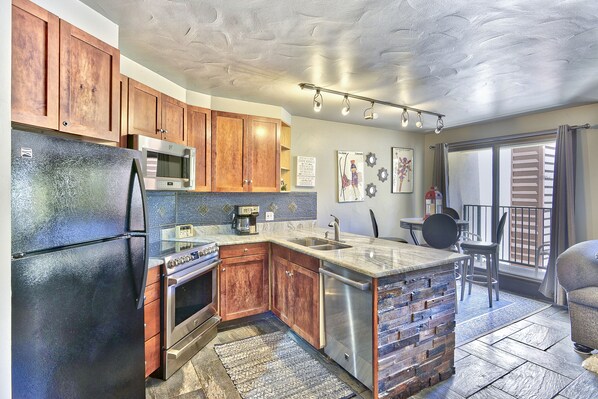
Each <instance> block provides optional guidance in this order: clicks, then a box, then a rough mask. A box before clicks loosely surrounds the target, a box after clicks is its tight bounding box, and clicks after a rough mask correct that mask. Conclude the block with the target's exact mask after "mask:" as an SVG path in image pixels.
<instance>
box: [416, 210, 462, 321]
mask: <svg viewBox="0 0 598 399" xmlns="http://www.w3.org/2000/svg"><path fill="white" fill-rule="evenodd" d="M422 235H423V236H424V240H426V244H427V245H428V246H430V247H432V248H436V249H445V250H448V251H453V252H459V250H458V248H457V246H456V244H457V241H458V240H459V228H458V227H457V222H455V219H453V218H452V217H450V216H449V215H445V214H442V213H437V214H435V215H431V216H429V217H428V218H427V219H426V220H425V221H424V224H423V225H422ZM465 262H467V261H465ZM463 268H464V267H463V266H462V264H461V262H455V281H456V280H461V286H463V277H462V276H463ZM461 299H463V294H461ZM457 311H458V307H457V287H456V286H455V313H457Z"/></svg>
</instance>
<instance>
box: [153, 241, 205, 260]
mask: <svg viewBox="0 0 598 399" xmlns="http://www.w3.org/2000/svg"><path fill="white" fill-rule="evenodd" d="M209 244H213V241H208V240H205V241H195V242H187V241H158V242H154V243H152V244H150V257H152V258H165V257H167V256H170V255H174V254H178V253H180V252H185V251H188V250H192V249H196V248H201V247H203V246H205V245H209Z"/></svg>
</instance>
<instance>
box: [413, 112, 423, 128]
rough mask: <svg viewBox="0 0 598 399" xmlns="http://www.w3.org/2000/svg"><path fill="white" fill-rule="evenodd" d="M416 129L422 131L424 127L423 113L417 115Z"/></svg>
mask: <svg viewBox="0 0 598 399" xmlns="http://www.w3.org/2000/svg"><path fill="white" fill-rule="evenodd" d="M415 127H417V128H418V129H421V128H423V127H424V121H423V120H422V113H421V112H418V113H417V122H415Z"/></svg>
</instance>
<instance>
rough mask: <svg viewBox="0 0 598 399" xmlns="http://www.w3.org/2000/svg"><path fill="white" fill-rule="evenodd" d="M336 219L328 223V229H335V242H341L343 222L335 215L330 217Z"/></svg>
mask: <svg viewBox="0 0 598 399" xmlns="http://www.w3.org/2000/svg"><path fill="white" fill-rule="evenodd" d="M330 216H332V217H333V218H334V220H333V221H332V222H330V223H328V227H334V241H340V240H341V225H340V223H341V221H340V220H338V218H337V217H336V216H334V215H332V214H331V215H330Z"/></svg>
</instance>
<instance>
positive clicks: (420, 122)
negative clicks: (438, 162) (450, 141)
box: [299, 83, 444, 134]
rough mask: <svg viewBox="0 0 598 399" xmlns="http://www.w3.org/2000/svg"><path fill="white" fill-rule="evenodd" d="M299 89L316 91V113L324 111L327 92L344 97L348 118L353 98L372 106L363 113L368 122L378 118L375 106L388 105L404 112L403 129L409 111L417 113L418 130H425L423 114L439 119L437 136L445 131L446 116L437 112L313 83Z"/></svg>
mask: <svg viewBox="0 0 598 399" xmlns="http://www.w3.org/2000/svg"><path fill="white" fill-rule="evenodd" d="M299 87H300V88H301V89H302V90H303V89H309V90H315V92H316V94H315V95H314V100H313V107H314V111H315V112H320V111H321V110H322V106H323V104H324V99H323V98H322V93H324V92H325V93H330V94H335V95H337V96H343V101H342V103H341V105H342V108H341V114H342V115H343V116H347V115H348V114H349V112H350V110H351V104H350V102H349V98H352V99H355V100H360V101H367V102H368V103H370V106H369V107H368V108H366V109H365V111H363V118H364V119H366V120H371V119H377V118H378V113H376V112H374V104H380V105H386V106H387V107H393V108H400V109H402V110H403V112H402V113H401V126H403V127H407V126H408V125H409V111H412V112H417V121H416V123H415V126H416V127H417V128H419V129H423V127H424V122H423V119H422V114H428V115H435V116H437V117H438V120H437V121H436V129H435V130H434V132H436V134H439V133H440V132H441V131H442V130H443V129H444V120H443V119H442V118H444V115H443V114H439V113H437V112H432V111H424V110H423V109H417V108H413V107H409V106H407V105H401V104H395V103H391V102H388V101H382V100H376V99H374V98H369V97H363V96H358V95H356V94H351V93H346V92H341V91H336V90H332V89H327V88H325V87H320V86H316V85H314V84H312V83H299Z"/></svg>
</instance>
